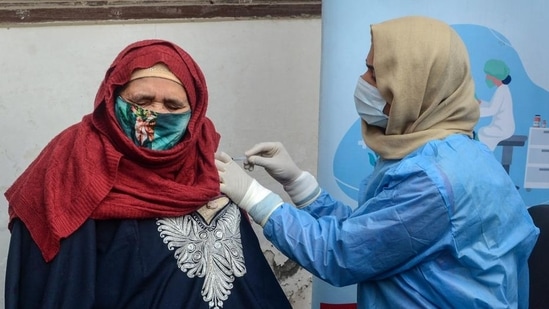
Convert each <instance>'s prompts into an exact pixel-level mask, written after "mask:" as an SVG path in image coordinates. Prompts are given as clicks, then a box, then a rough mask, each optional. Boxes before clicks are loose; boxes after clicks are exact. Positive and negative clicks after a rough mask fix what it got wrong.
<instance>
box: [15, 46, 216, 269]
mask: <svg viewBox="0 0 549 309" xmlns="http://www.w3.org/2000/svg"><path fill="white" fill-rule="evenodd" d="M157 63H163V64H165V65H166V66H167V67H168V68H169V70H170V71H171V72H172V73H173V74H174V75H175V76H176V77H177V78H178V79H179V80H180V81H181V83H182V85H183V87H184V88H185V91H186V93H187V96H188V99H189V103H190V106H191V110H192V116H191V119H190V121H189V124H188V127H187V132H186V134H185V136H184V137H183V138H182V140H181V141H180V142H179V143H178V144H177V145H175V146H174V147H173V148H171V149H169V150H163V151H157V150H151V149H148V148H141V147H138V146H136V145H134V143H133V142H132V141H131V140H130V139H129V138H128V137H127V136H126V135H125V134H124V133H123V131H122V129H121V127H120V126H119V124H118V121H117V119H116V116H115V112H114V100H115V96H116V95H117V94H118V91H120V89H121V87H123V86H124V85H125V84H126V83H127V82H128V81H129V80H130V76H131V74H132V72H133V71H134V70H136V69H142V68H149V67H151V66H153V65H155V64H157ZM207 104H208V92H207V88H206V81H205V79H204V76H203V74H202V71H201V70H200V68H199V67H198V65H197V64H196V63H195V62H194V60H193V59H192V58H191V56H190V55H189V54H187V53H186V52H185V51H184V50H183V49H181V48H180V47H178V46H177V45H175V44H173V43H170V42H167V41H162V40H145V41H140V42H136V43H133V44H131V45H129V46H128V47H126V48H125V49H124V50H123V51H122V52H120V54H119V55H118V56H117V58H116V59H115V60H114V61H113V63H112V65H111V66H110V68H109V69H108V70H107V72H106V74H105V78H104V80H103V82H102V83H101V85H100V87H99V90H98V92H97V95H96V98H95V104H94V111H93V112H92V113H91V114H89V115H86V116H84V117H83V119H82V121H81V122H80V123H78V124H75V125H73V126H71V127H69V128H68V129H66V130H64V131H63V132H61V133H60V134H59V135H58V136H56V137H55V138H54V139H53V140H52V141H51V142H50V143H49V144H48V145H47V146H46V147H45V148H44V150H43V151H42V152H41V153H40V154H39V156H38V157H37V158H36V159H35V160H34V161H33V162H32V163H31V165H30V166H29V167H28V168H27V169H26V170H25V171H24V172H23V174H22V175H21V176H20V177H19V178H18V179H17V180H16V181H15V182H14V184H13V185H12V186H11V187H10V188H9V189H8V190H7V191H6V193H5V195H6V198H7V199H8V202H9V214H10V220H13V219H14V218H19V219H21V220H22V221H23V222H24V223H25V226H26V227H27V228H28V230H29V231H30V233H31V236H32V238H33V239H34V241H35V242H36V243H37V245H38V247H39V248H40V250H41V251H42V255H43V257H44V259H45V260H46V261H50V260H52V259H53V258H54V257H55V255H56V254H57V252H58V251H59V247H60V242H61V240H62V239H63V238H66V237H68V236H70V235H71V234H72V233H73V232H74V231H76V229H78V227H80V226H81V225H82V224H83V223H84V222H85V221H86V220H87V219H89V218H94V219H141V218H155V217H167V216H181V215H185V214H188V213H191V212H193V211H195V210H196V209H198V208H200V207H201V206H203V205H204V204H206V203H207V202H208V201H209V200H211V199H212V198H214V197H216V196H218V195H219V194H220V192H219V178H218V174H217V169H216V167H215V161H214V154H215V151H216V150H217V147H218V144H219V138H220V137H219V134H218V133H217V132H216V130H215V127H214V125H213V123H212V122H211V121H210V120H209V119H208V118H207V117H206V109H207Z"/></svg>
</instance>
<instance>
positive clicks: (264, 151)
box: [244, 142, 320, 208]
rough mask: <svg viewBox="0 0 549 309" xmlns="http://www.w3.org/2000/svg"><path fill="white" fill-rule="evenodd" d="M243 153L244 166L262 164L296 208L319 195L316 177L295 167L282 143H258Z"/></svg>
mask: <svg viewBox="0 0 549 309" xmlns="http://www.w3.org/2000/svg"><path fill="white" fill-rule="evenodd" d="M244 154H245V155H246V157H247V160H246V161H245V167H246V165H247V166H248V168H250V167H252V168H253V165H259V166H263V167H264V168H265V170H266V171H267V173H269V175H271V177H273V178H274V179H275V180H276V181H278V182H279V183H280V184H281V185H283V187H284V191H286V193H288V195H289V196H290V198H291V199H292V201H293V202H294V204H295V205H296V206H297V207H298V208H302V207H305V206H307V205H309V204H311V203H312V202H313V201H314V200H315V199H316V198H317V197H318V196H319V195H320V187H319V185H318V182H317V181H316V178H315V177H314V176H313V175H311V174H310V173H308V172H304V171H302V170H301V169H299V167H297V165H296V164H295V163H294V161H293V160H292V158H291V157H290V154H288V152H287V151H286V148H284V145H282V143H280V142H264V143H259V144H256V145H255V146H253V147H252V148H251V149H249V150H248V151H246V152H245V153H244Z"/></svg>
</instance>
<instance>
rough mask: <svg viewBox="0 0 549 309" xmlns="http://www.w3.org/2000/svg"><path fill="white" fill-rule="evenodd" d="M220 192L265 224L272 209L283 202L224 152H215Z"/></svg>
mask: <svg viewBox="0 0 549 309" xmlns="http://www.w3.org/2000/svg"><path fill="white" fill-rule="evenodd" d="M215 166H216V167H217V172H218V173H219V181H220V185H219V187H220V189H221V192H223V193H224V194H226V195H227V196H228V197H229V198H230V199H231V200H232V201H233V202H235V203H236V204H237V205H238V206H239V207H240V208H242V209H244V210H245V211H247V212H248V213H249V214H250V216H251V217H252V218H253V219H254V221H255V222H257V223H258V224H260V225H261V226H263V225H265V222H267V219H269V217H270V216H271V214H272V213H273V211H274V210H275V209H277V208H278V207H280V206H281V205H282V204H283V201H282V198H281V197H280V196H278V195H276V194H275V193H273V192H271V191H270V190H268V189H266V188H265V187H263V186H262V185H260V184H259V182H257V181H256V180H255V179H253V178H252V177H250V176H249V175H248V174H247V173H246V172H245V171H244V170H242V168H240V166H239V165H238V164H237V163H236V162H234V161H233V160H232V159H231V156H229V155H228V154H226V153H224V152H218V153H216V154H215Z"/></svg>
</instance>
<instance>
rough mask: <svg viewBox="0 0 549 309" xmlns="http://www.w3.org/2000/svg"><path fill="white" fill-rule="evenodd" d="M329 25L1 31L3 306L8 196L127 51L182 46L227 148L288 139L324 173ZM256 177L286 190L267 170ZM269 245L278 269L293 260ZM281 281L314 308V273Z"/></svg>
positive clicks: (299, 156) (307, 165)
mask: <svg viewBox="0 0 549 309" xmlns="http://www.w3.org/2000/svg"><path fill="white" fill-rule="evenodd" d="M320 28H321V23H320V19H303V20H299V19H290V20H248V21H228V20H224V21H203V22H196V21H195V22H181V23H160V24H152V23H151V24H125V25H121V24H116V25H115V24H111V25H66V26H38V27H18V28H0V72H1V73H0V113H1V115H2V120H1V121H0V132H2V133H1V134H0V192H2V196H1V197H0V290H1V292H0V295H1V297H0V306H2V307H3V299H4V298H3V297H4V293H3V290H4V275H5V266H6V254H7V248H8V244H9V231H8V230H7V222H8V217H7V201H6V200H5V198H4V197H3V193H4V192H5V191H6V189H7V188H8V187H9V185H10V184H11V183H12V182H13V181H14V180H15V178H16V177H17V176H18V175H19V174H21V173H22V172H23V170H24V169H25V168H26V167H27V166H28V164H29V163H30V162H31V161H32V160H33V159H34V158H35V157H36V156H37V154H38V153H39V151H40V150H41V149H42V148H43V147H44V146H45V145H46V143H47V142H48V141H49V140H50V139H51V138H52V137H54V136H55V135H56V134H57V133H59V132H60V131H61V130H63V129H64V128H66V127H67V126H68V125H70V124H72V123H75V122H77V121H79V120H80V119H81V117H82V116H83V115H84V114H87V113H90V112H91V110H92V107H93V99H94V96H95V93H96V91H97V88H98V86H99V83H100V81H101V80H102V79H103V75H104V73H105V70H106V69H107V68H108V66H109V65H110V63H111V62H112V60H114V58H115V56H116V55H117V54H118V52H119V51H121V50H122V49H123V48H124V47H125V46H126V45H128V44H129V43H131V42H133V41H136V40H141V39H146V38H161V39H167V40H170V41H173V42H175V43H177V44H179V45H180V46H181V47H183V48H184V49H185V50H187V51H188V52H189V53H190V54H191V55H192V56H193V58H194V59H195V60H196V61H197V62H198V63H199V65H200V66H201V68H202V70H203V71H204V74H205V76H206V80H207V82H208V88H209V93H210V104H209V112H208V115H209V117H210V118H211V119H212V120H213V121H214V123H215V124H216V127H217V129H218V131H219V132H220V133H221V135H222V140H221V145H220V148H221V149H223V150H224V151H226V152H228V153H230V154H234V155H239V154H241V153H242V152H243V151H244V150H246V149H248V148H249V147H250V146H252V145H253V144H254V143H257V142H260V141H270V140H278V141H282V142H284V143H285V145H286V147H287V148H288V150H289V152H290V153H291V154H292V155H293V157H294V159H295V160H296V162H297V164H298V165H299V166H300V167H302V168H303V169H306V170H309V171H312V172H313V173H315V172H316V164H317V132H318V101H319V97H318V96H319V79H320V78H319V76H320V40H321V31H320V30H321V29H320ZM252 174H253V176H255V177H256V178H258V180H259V181H260V182H261V183H263V184H264V185H265V186H267V187H270V188H271V189H274V190H275V191H276V192H278V193H280V194H282V192H283V191H282V190H281V188H280V186H279V185H278V184H277V183H275V182H274V181H272V180H271V179H270V178H269V177H268V175H267V174H266V173H265V172H263V171H254V172H253V173H252ZM283 196H284V198H287V197H286V196H285V195H283ZM257 231H258V232H259V234H260V229H259V228H258V229H257ZM260 236H261V235H260ZM261 237H262V236H261ZM263 246H264V251H265V253H266V256H267V257H268V258H269V259H273V260H274V262H276V263H277V265H278V266H281V265H282V264H284V263H286V262H287V259H286V258H285V257H284V256H282V255H281V254H280V253H278V252H277V251H276V250H275V249H273V248H272V247H271V246H270V245H269V244H268V243H267V242H266V241H263ZM273 253H274V254H273ZM281 269H282V267H275V270H276V271H279V270H281ZM287 275H289V278H286V276H287ZM280 278H281V279H280V280H281V284H282V285H283V287H284V289H285V290H286V292H287V295H288V296H289V297H290V299H291V301H292V302H293V304H294V308H296V309H299V308H309V306H310V289H311V283H310V282H311V279H310V275H308V274H307V273H306V272H305V271H304V270H300V271H299V272H298V273H296V274H293V273H290V274H284V273H282V274H281V275H280Z"/></svg>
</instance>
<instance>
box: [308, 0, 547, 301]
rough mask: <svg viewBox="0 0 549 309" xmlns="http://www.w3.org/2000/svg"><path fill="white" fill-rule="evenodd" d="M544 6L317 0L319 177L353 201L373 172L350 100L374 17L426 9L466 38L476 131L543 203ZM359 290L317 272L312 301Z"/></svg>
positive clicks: (540, 1)
mask: <svg viewBox="0 0 549 309" xmlns="http://www.w3.org/2000/svg"><path fill="white" fill-rule="evenodd" d="M547 9H549V4H548V3H547V2H546V1H544V0H532V1H528V2H522V3H519V2H518V1H495V0H485V1H473V0H460V1H427V0H416V1H406V0H400V1H398V0H373V1H372V0H371V1H360V0H344V1H342V0H323V1H322V66H321V67H322V70H321V72H322V73H321V92H320V128H319V158H318V180H319V182H320V184H321V186H322V187H323V188H325V189H326V190H327V191H328V192H330V193H331V194H332V195H333V196H334V197H335V198H337V199H340V200H342V201H345V202H346V203H347V204H349V205H351V206H356V200H357V187H358V183H359V182H360V181H361V180H362V179H363V178H364V177H366V176H367V175H368V174H369V173H371V171H372V170H373V165H374V163H375V160H376V154H375V153H374V152H373V151H371V150H370V149H369V148H368V147H367V146H366V145H365V144H364V142H363V140H362V136H361V131H360V118H359V117H358V115H357V113H356V111H355V105H354V101H353V93H354V88H355V85H356V81H357V79H358V77H359V75H360V74H362V73H364V71H365V70H366V67H365V59H366V55H367V53H368V50H369V48H370V25H371V24H373V23H378V22H382V21H385V20H388V19H392V18H396V17H400V16H406V15H422V16H430V17H434V18H437V19H440V20H443V21H445V22H447V23H449V24H450V25H451V26H452V27H453V28H454V29H455V30H456V31H457V32H458V34H459V35H460V36H461V37H462V39H463V41H464V42H465V44H466V46H467V49H468V51H469V56H470V60H471V70H472V74H473V78H474V80H475V87H476V96H477V99H478V100H479V102H480V104H481V105H480V107H481V118H480V121H479V123H478V125H477V127H476V128H475V131H476V133H477V137H478V139H479V140H480V141H482V142H484V143H485V144H486V145H488V147H490V148H491V149H492V150H493V152H494V156H495V157H496V158H497V159H498V160H499V161H500V162H501V163H502V166H503V167H504V168H505V170H506V171H507V172H508V174H509V175H510V177H511V178H512V179H513V181H514V182H515V186H516V187H517V190H519V192H520V194H521V196H522V197H523V199H524V201H525V202H526V205H527V206H528V207H530V206H535V205H540V204H549V128H548V127H547V121H548V120H549V75H548V74H547V72H546V70H547V68H549V55H548V54H547V52H546V51H547V50H549V37H547V35H546V29H549V19H547V18H546V16H545V15H546V14H544V12H547ZM486 74H490V75H494V76H498V75H505V74H506V75H509V76H510V78H509V80H507V81H505V82H506V83H504V85H503V86H497V85H496V86H495V85H491V84H488V83H487V82H486ZM503 78H505V77H503ZM463 164H467V163H466V162H464V163H463ZM486 177H490V175H486ZM355 290H356V287H355V286H350V287H344V288H335V287H332V286H330V285H329V284H327V283H325V282H323V281H321V280H320V279H318V278H314V280H313V302H312V308H314V309H318V308H321V304H353V303H356V291H355Z"/></svg>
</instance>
